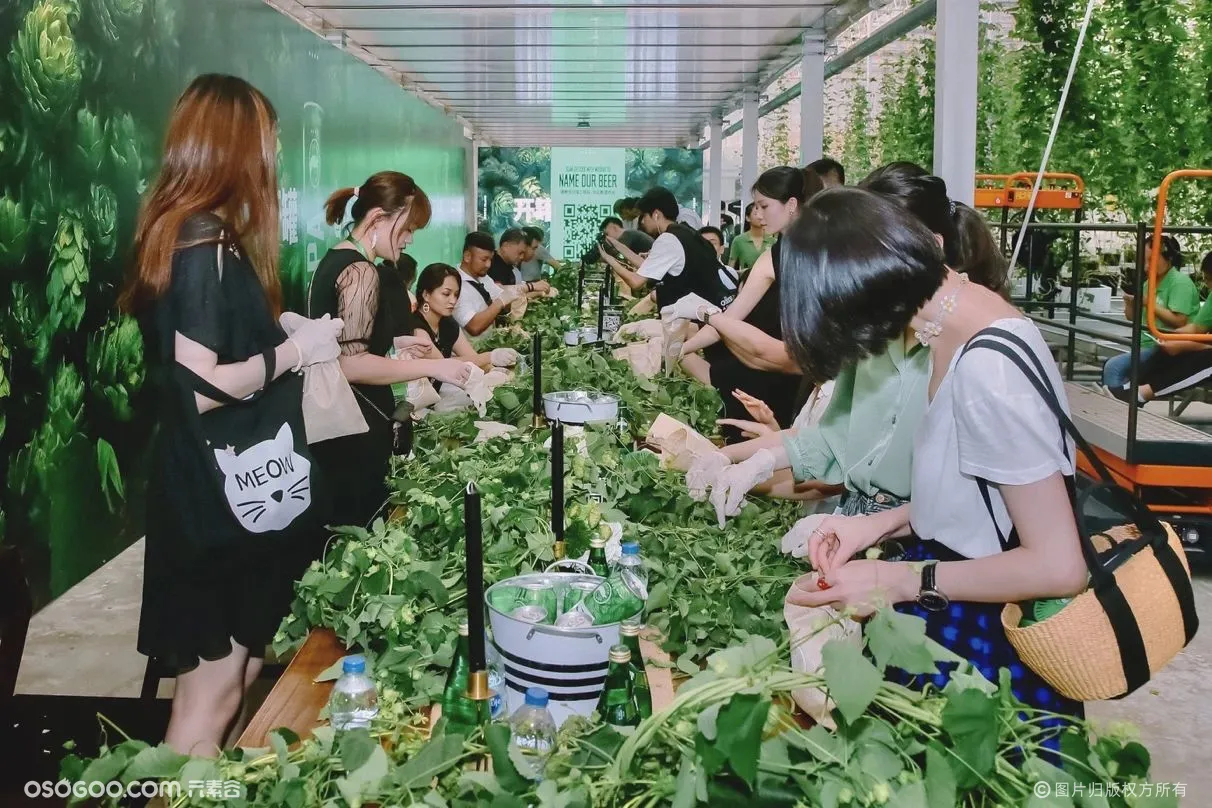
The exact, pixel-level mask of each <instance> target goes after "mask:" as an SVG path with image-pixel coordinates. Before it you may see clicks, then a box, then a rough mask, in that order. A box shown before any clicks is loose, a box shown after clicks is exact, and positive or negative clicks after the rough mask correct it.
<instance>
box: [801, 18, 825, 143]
mask: <svg viewBox="0 0 1212 808" xmlns="http://www.w3.org/2000/svg"><path fill="white" fill-rule="evenodd" d="M800 88H801V91H800V165H802V166H806V165H808V164H809V163H811V162H812V161H813V160H819V159H820V158H822V157H824V156H825V155H824V148H825V43H824V42H821V41H819V40H817V39H812V38H810V37H807V36H805V37H804V58H803V62H802V63H801V66H800Z"/></svg>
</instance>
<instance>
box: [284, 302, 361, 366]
mask: <svg viewBox="0 0 1212 808" xmlns="http://www.w3.org/2000/svg"><path fill="white" fill-rule="evenodd" d="M278 322H280V323H281V324H282V330H284V331H285V332H286V334H287V339H289V340H290V341H291V343H293V344H294V346H295V348H296V350H298V352H299V366H300V367H307V366H308V365H314V364H316V363H317V362H331V361H332V360H334V359H337V358H338V357H340V356H341V346H340V345H339V344H338V343H337V337H338V336H340V334H341V329H343V328H345V322H344V321H343V320H341V319H339V318H338V319H333V318H331V317H329V316H328V315H327V314H325V315H324V316H323V317H321V318H320V319H318V320H309V319H307V318H306V317H304V316H303V315H301V314H295V313H294V312H293V311H287V312H283V314H282V316H281V317H280V318H279V319H278Z"/></svg>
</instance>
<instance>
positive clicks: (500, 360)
mask: <svg viewBox="0 0 1212 808" xmlns="http://www.w3.org/2000/svg"><path fill="white" fill-rule="evenodd" d="M488 358H489V360H490V361H491V362H492V365H493V367H498V368H511V367H513V366H514V365H516V364H517V363H518V352H517V351H515V350H514V349H513V348H493V349H492V351H491V352H490V353H489V354H488Z"/></svg>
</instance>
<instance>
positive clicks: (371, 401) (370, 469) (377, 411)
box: [307, 249, 411, 527]
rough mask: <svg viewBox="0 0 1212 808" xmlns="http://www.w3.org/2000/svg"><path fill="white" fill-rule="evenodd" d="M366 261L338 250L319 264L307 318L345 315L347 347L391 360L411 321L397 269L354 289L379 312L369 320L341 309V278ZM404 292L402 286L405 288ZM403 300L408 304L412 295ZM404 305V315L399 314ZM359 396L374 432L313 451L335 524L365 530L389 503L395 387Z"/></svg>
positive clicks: (358, 391) (372, 387)
mask: <svg viewBox="0 0 1212 808" xmlns="http://www.w3.org/2000/svg"><path fill="white" fill-rule="evenodd" d="M359 263H367V261H366V259H365V258H364V257H363V256H362V254H361V253H359V252H358V251H357V250H352V249H333V250H329V251H328V253H327V254H326V255H325V256H324V258H322V259H321V260H320V265H319V266H318V267H317V268H316V274H315V276H314V277H313V278H312V281H311V287H310V290H309V292H308V301H307V304H308V314H307V316H308V317H312V318H316V317H323V316H324V315H325V314H328V315H330V316H332V317H341V318H342V319H344V320H345V323H346V331H345V332H344V333H343V334H342V335H341V339H342V341H343V345H350V344H361V345H364V346H365V348H366V351H367V352H368V353H372V354H375V355H376V356H387V355H388V354H389V353H390V351H391V348H392V344H393V340H394V337H396V336H397V335H398V334H403V333H411V332H408V331H406V329H407V328H408V325H409V323H407V322H401V320H402V318H406V317H407V316H408V311H407V306H406V305H403V304H402V303H401V302H400V300H401V298H400V295H398V294H395V292H396V291H397V290H395V289H394V283H395V281H397V280H398V278H397V276H396V275H395V273H394V271H388V270H385V269H383V268H382V267H375V271H374V273H373V275H372V274H370V273H366V274H365V275H364V276H363V279H364V284H363V285H364V287H365V288H361V289H357V290H354V296H355V298H357V299H358V300H365V301H368V302H369V304H370V305H371V307H372V308H373V309H374V311H373V313H372V314H371V316H370V317H369V318H366V317H362V318H357V317H351V316H350V312H346V311H344V310H343V308H342V306H341V286H340V284H341V275H342V273H344V272H345V270H346V269H348V268H349V267H350V266H352V265H354V264H359ZM401 288H402V287H401ZM403 300H407V293H405V294H404V296H403ZM401 306H403V309H404V310H403V311H401V310H400V308H401ZM357 319H361V320H363V321H365V320H367V319H369V320H370V327H369V329H364V330H363V331H362V333H351V332H350V327H351V325H350V324H351V322H353V321H355V320H357ZM351 386H352V387H353V390H354V398H356V399H357V401H358V406H359V407H360V408H361V409H362V416H363V417H364V418H365V419H366V424H367V426H369V427H370V428H369V429H368V430H367V431H366V432H363V433H362V434H360V435H346V436H345V437H343V438H334V439H332V440H326V441H321V442H320V443H316V444H313V445H312V447H311V449H312V453H313V454H314V455H315V458H316V460H317V461H318V462H319V463H320V465H321V467H322V468H323V469H324V471H325V474H326V475H327V479H328V480H329V484H330V487H331V489H332V498H333V505H332V511H333V514H332V524H334V525H357V526H359V527H365V526H366V525H367V524H369V523H370V522H371V521H372V520H373V519H374V518H375V516H376V514H378V513H379V511H380V510H381V509H382V507H383V505H384V503H385V502H386V501H387V494H388V488H387V472H388V469H389V468H390V465H391V452H392V432H393V430H392V420H391V414H392V411H393V410H395V397H394V396H393V395H392V392H391V385H386V384H382V385H380V384H354V385H351Z"/></svg>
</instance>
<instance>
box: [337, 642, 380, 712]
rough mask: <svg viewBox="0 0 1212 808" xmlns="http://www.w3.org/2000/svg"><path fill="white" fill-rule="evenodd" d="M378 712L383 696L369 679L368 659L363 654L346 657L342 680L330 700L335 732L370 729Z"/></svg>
mask: <svg viewBox="0 0 1212 808" xmlns="http://www.w3.org/2000/svg"><path fill="white" fill-rule="evenodd" d="M378 712H379V694H378V693H377V692H376V691H375V683H374V680H373V679H371V678H370V677H369V676H367V675H366V658H365V657H363V656H362V655H361V654H357V655H355V656H348V657H345V661H344V662H342V663H341V678H340V679H338V680H337V683H336V684H335V685H333V688H332V695H331V696H330V697H329V699H328V715H329V721H330V722H331V723H332V727H333V729H336V730H347V729H366V728H367V727H369V726H370V721H371V719H372V718H374V717H375V716H376V715H377V714H378Z"/></svg>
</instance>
